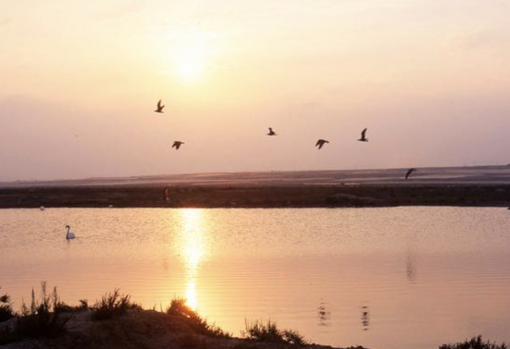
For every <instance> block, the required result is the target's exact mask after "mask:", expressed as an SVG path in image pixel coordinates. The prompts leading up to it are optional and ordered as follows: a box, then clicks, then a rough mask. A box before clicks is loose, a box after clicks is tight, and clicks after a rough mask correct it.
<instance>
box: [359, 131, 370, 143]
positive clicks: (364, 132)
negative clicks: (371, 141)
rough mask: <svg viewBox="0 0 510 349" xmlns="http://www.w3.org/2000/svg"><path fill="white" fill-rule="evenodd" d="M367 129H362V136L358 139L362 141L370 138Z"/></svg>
mask: <svg viewBox="0 0 510 349" xmlns="http://www.w3.org/2000/svg"><path fill="white" fill-rule="evenodd" d="M366 134H367V129H366V128H365V129H364V130H363V131H361V138H360V139H358V141H360V142H368V138H367V137H366Z"/></svg>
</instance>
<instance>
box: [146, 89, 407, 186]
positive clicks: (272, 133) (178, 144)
mask: <svg viewBox="0 0 510 349" xmlns="http://www.w3.org/2000/svg"><path fill="white" fill-rule="evenodd" d="M162 102H163V101H162V100H161V99H160V100H159V101H158V104H157V105H156V109H155V110H154V112H156V113H160V114H162V113H163V109H164V108H165V105H164V104H162ZM268 129H269V132H268V133H267V134H266V135H267V136H270V137H273V136H277V133H276V132H275V131H274V130H273V128H272V127H269V128H268ZM367 131H368V128H365V129H363V131H361V137H360V138H359V139H358V141H359V142H368V138H367ZM328 143H329V141H328V140H326V139H322V138H320V139H318V140H317V142H316V143H315V146H316V147H317V149H318V150H321V149H322V148H323V147H324V145H326V144H328ZM183 144H184V142H182V141H174V143H173V145H172V148H175V150H179V149H180V148H181V146H182V145H183ZM416 171H417V170H416V169H415V168H411V169H409V170H408V171H407V172H406V174H405V176H404V179H405V180H408V179H409V176H411V174H412V173H413V172H416Z"/></svg>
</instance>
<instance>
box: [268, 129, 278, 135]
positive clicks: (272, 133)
mask: <svg viewBox="0 0 510 349" xmlns="http://www.w3.org/2000/svg"><path fill="white" fill-rule="evenodd" d="M267 135H268V136H276V132H274V131H273V129H272V128H271V127H269V133H268V134H267Z"/></svg>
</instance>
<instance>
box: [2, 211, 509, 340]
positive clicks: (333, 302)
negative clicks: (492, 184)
mask: <svg viewBox="0 0 510 349" xmlns="http://www.w3.org/2000/svg"><path fill="white" fill-rule="evenodd" d="M66 224H70V225H71V226H72V230H73V231H74V232H75V233H76V235H77V237H78V238H77V239H76V240H74V241H70V242H68V241H66V240H65V239H64V236H65V229H64V226H65V225H66ZM41 280H46V281H47V282H48V284H49V286H54V285H56V286H58V289H59V293H60V294H61V295H62V298H63V299H64V300H65V301H66V302H68V303H77V302H78V300H79V299H82V298H86V299H88V300H89V301H91V302H93V301H94V300H96V299H98V298H100V297H101V295H102V294H104V293H105V292H108V291H111V290H113V289H114V288H116V287H120V288H121V290H122V291H123V292H125V293H130V294H132V295H133V298H134V300H136V301H138V302H140V303H142V304H143V305H144V306H145V307H150V308H152V307H153V306H154V305H156V306H157V308H159V307H160V305H161V306H162V307H163V308H164V307H166V306H167V305H168V304H169V301H170V300H171V299H172V298H174V297H176V296H182V297H187V298H188V300H189V304H190V305H191V306H193V307H195V308H196V309H197V310H198V312H199V313H200V314H202V315H204V316H206V317H207V318H208V319H209V320H210V321H212V322H215V323H216V324H217V325H219V326H220V327H222V328H224V329H226V330H229V331H231V332H233V333H234V334H236V335H238V334H239V331H240V330H242V329H243V328H244V324H245V319H264V320H267V319H269V318H270V319H272V320H275V321H276V322H277V323H278V324H279V325H280V326H281V327H287V328H293V329H297V330H298V331H300V332H301V333H302V334H304V335H305V336H306V337H307V338H308V339H310V340H313V341H315V342H318V343H323V344H330V345H337V346H346V345H354V344H360V345H364V346H368V347H372V348H396V349H404V348H411V349H414V348H416V349H421V348H434V347H437V345H438V344H441V343H444V342H450V341H459V340H463V339H464V338H466V337H469V336H474V335H478V334H483V335H484V336H487V337H489V338H491V339H493V340H498V341H502V340H506V341H508V340H509V339H510V212H509V211H507V210H505V209H497V208H445V207H440V208H420V207H418V208H416V207H415V208H382V209H266V210H258V209H257V210H256V209H250V210H239V209H236V210H228V209H215V210H200V209H196V210H195V209H47V210H46V211H39V210H0V285H1V286H2V288H3V291H6V292H8V293H9V294H11V295H12V296H13V299H14V301H15V307H16V308H19V306H20V304H21V299H22V298H24V299H29V298H30V291H31V288H32V287H33V286H35V287H36V288H38V285H39V283H40V281H41Z"/></svg>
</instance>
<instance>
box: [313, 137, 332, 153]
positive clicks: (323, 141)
mask: <svg viewBox="0 0 510 349" xmlns="http://www.w3.org/2000/svg"><path fill="white" fill-rule="evenodd" d="M326 143H329V141H327V140H325V139H319V140H318V141H317V143H315V146H316V147H319V150H320V149H322V147H323V146H324V144H326Z"/></svg>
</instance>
